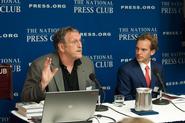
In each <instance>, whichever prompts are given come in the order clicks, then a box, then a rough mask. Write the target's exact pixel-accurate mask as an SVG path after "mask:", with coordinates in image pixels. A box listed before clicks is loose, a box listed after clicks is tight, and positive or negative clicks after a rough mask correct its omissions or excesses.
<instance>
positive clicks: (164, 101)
mask: <svg viewBox="0 0 185 123" xmlns="http://www.w3.org/2000/svg"><path fill="white" fill-rule="evenodd" d="M153 73H154V75H155V76H156V77H157V79H158V80H159V82H160V84H161V86H162V90H163V91H164V92H165V93H166V88H165V86H164V82H163V80H162V78H161V75H160V73H159V70H158V68H157V67H155V68H154V69H153ZM162 90H160V96H159V98H158V99H155V100H153V101H152V103H153V104H156V105H167V104H169V102H170V101H169V100H167V99H162Z"/></svg>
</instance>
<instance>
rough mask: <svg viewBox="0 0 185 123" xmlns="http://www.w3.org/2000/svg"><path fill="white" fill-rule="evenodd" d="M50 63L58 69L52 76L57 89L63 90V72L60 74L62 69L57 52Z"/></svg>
mask: <svg viewBox="0 0 185 123" xmlns="http://www.w3.org/2000/svg"><path fill="white" fill-rule="evenodd" d="M52 64H53V66H54V67H55V68H56V67H58V69H59V70H58V72H57V73H56V75H55V76H54V80H55V83H56V87H57V90H59V91H64V90H65V89H64V79H63V74H62V70H61V67H60V63H59V57H58V56H57V54H56V55H55V56H54V57H53V60H52Z"/></svg>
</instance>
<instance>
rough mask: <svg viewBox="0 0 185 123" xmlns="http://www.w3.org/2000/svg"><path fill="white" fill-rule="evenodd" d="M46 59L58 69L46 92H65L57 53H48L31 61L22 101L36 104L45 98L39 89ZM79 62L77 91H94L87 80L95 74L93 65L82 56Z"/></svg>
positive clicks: (93, 86)
mask: <svg viewBox="0 0 185 123" xmlns="http://www.w3.org/2000/svg"><path fill="white" fill-rule="evenodd" d="M46 57H50V58H52V64H51V67H54V68H56V67H58V68H59V70H58V71H57V73H56V75H55V76H54V77H53V79H52V80H51V82H50V83H49V85H48V87H47V90H46V91H49V92H52V91H65V88H64V81H63V75H62V70H61V67H60V63H59V56H58V54H57V53H50V54H47V55H45V56H41V57H39V58H38V59H36V60H35V61H33V62H32V64H31V66H30V67H29V70H28V73H27V77H26V80H25V84H24V87H23V90H22V101H36V102H38V101H41V100H43V99H44V98H45V94H44V92H43V91H42V90H41V88H40V80H41V74H42V69H43V64H44V61H45V59H46ZM80 61H81V64H80V65H79V66H78V67H77V75H78V82H79V89H80V90H86V89H90V88H92V89H94V88H95V83H94V82H92V81H91V80H90V79H89V74H91V73H95V71H94V65H93V63H92V62H91V61H90V59H88V58H86V57H84V56H83V57H82V58H81V59H80Z"/></svg>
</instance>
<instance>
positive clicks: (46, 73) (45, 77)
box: [41, 57, 58, 90]
mask: <svg viewBox="0 0 185 123" xmlns="http://www.w3.org/2000/svg"><path fill="white" fill-rule="evenodd" d="M51 62H52V59H51V58H49V57H47V58H46V60H45V62H44V68H43V70H42V77H41V88H42V90H45V88H46V86H47V85H48V84H49V82H50V81H51V80H52V78H53V77H54V75H55V74H56V72H57V71H58V68H52V67H51Z"/></svg>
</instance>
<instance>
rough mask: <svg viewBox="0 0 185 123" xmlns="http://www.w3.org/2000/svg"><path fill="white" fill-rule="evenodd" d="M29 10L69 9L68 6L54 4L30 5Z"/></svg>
mask: <svg viewBox="0 0 185 123" xmlns="http://www.w3.org/2000/svg"><path fill="white" fill-rule="evenodd" d="M46 2H48V1H46ZM60 2H61V1H60ZM28 8H29V9H65V8H67V5H66V4H63V3H62V4H61V3H54V4H53V3H29V4H28Z"/></svg>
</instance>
